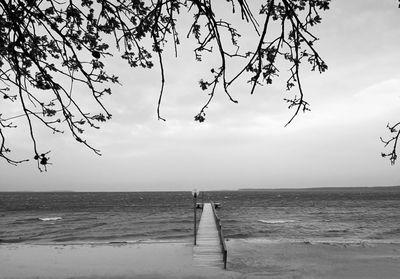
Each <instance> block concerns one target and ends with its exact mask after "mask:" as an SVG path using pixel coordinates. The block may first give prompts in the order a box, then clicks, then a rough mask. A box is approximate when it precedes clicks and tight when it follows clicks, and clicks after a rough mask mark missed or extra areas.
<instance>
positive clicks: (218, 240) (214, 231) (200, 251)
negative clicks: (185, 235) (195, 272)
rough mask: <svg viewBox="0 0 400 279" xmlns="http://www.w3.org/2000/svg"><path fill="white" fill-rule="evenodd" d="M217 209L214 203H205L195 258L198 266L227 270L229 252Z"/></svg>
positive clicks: (194, 252)
mask: <svg viewBox="0 0 400 279" xmlns="http://www.w3.org/2000/svg"><path fill="white" fill-rule="evenodd" d="M215 207H216V205H215V204H214V203H204V205H203V206H202V208H203V213H202V214H201V218H200V223H199V228H198V230H197V245H196V246H194V248H193V249H194V250H193V258H194V262H195V265H196V266H207V267H216V268H222V267H223V268H225V269H226V260H227V250H226V245H225V240H224V237H223V234H222V230H221V223H220V220H219V218H218V216H217V214H216V213H215Z"/></svg>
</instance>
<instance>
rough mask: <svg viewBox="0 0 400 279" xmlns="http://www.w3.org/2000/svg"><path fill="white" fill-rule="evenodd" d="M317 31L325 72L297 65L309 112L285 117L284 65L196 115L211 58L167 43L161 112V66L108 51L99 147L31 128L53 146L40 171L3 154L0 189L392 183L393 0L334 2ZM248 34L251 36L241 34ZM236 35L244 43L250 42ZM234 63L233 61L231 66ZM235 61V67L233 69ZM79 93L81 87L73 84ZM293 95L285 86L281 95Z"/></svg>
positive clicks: (396, 27) (399, 116) (398, 22)
mask: <svg viewBox="0 0 400 279" xmlns="http://www.w3.org/2000/svg"><path fill="white" fill-rule="evenodd" d="M322 18H323V20H322V24H320V25H319V26H317V27H316V28H315V29H314V30H315V31H314V32H315V34H317V36H318V37H319V38H320V40H319V41H318V42H317V43H316V47H317V49H318V50H319V53H320V55H321V56H322V57H323V58H324V60H325V61H326V63H327V64H328V67H329V69H328V71H327V72H325V73H323V74H319V73H317V72H311V71H309V67H308V65H305V64H304V65H303V66H304V67H303V69H302V72H301V75H302V83H303V88H304V91H305V94H306V100H307V101H308V102H309V103H310V104H311V111H310V112H307V113H305V114H302V113H301V114H299V116H298V117H297V118H296V119H295V120H294V121H293V123H292V124H290V125H289V126H287V127H284V126H285V124H286V123H287V121H288V120H289V119H290V118H291V116H292V113H293V111H290V110H288V109H287V104H286V103H285V102H284V101H283V98H285V97H287V96H288V94H294V92H292V93H288V92H286V90H285V79H284V78H285V77H286V76H287V69H281V73H282V78H279V79H277V80H276V81H274V83H273V84H272V85H271V86H263V87H260V88H258V89H257V90H256V92H255V93H254V94H253V95H250V87H249V84H247V83H246V82H241V83H239V84H236V85H235V86H234V87H232V90H231V94H232V96H233V97H234V98H235V99H237V100H238V103H237V104H234V103H232V102H230V101H229V100H228V99H227V97H226V95H224V93H223V92H222V91H221V88H220V89H219V90H218V91H217V94H216V97H215V100H214V101H213V102H212V103H211V104H210V106H209V108H208V109H207V111H206V113H207V116H206V121H205V122H204V123H198V122H195V121H194V120H193V119H194V115H196V114H197V113H198V112H199V110H200V109H201V107H202V106H203V105H204V104H205V102H206V100H207V95H206V93H204V92H203V91H201V89H200V88H199V86H198V81H199V79H200V78H202V77H204V74H205V73H207V72H208V71H209V69H210V68H211V67H210V65H213V62H215V60H213V59H215V58H213V57H212V56H210V57H209V58H208V59H205V61H204V63H198V62H196V61H194V54H193V52H192V51H191V49H192V47H193V45H192V44H191V43H190V42H185V40H183V38H184V37H185V33H184V32H181V37H182V40H181V41H182V45H181V46H180V48H179V50H178V52H179V55H178V58H175V57H174V56H173V52H172V50H169V52H168V51H166V56H167V57H166V58H165V61H164V63H165V65H164V66H165V70H166V87H165V94H164V98H163V103H162V107H161V114H162V116H163V117H164V118H166V119H167V121H166V122H163V121H158V120H157V115H156V106H157V101H158V92H159V91H158V90H159V86H160V73H159V69H158V68H154V69H152V70H142V69H130V68H129V66H127V65H126V63H125V62H124V61H122V60H121V59H118V57H116V58H115V59H113V60H110V61H111V62H110V65H109V67H110V69H111V70H113V71H114V72H115V73H116V74H118V75H119V76H120V81H121V83H122V85H121V86H116V87H113V89H114V94H113V95H112V96H110V97H107V99H106V100H105V104H106V106H107V107H108V108H109V110H110V111H111V113H112V114H113V119H112V120H111V121H109V122H107V123H105V124H104V125H102V127H101V129H100V130H95V131H87V132H86V133H85V134H86V137H87V139H88V141H89V142H90V143H91V144H92V145H93V146H95V147H96V148H98V149H100V150H101V153H102V156H97V155H96V154H94V153H93V152H92V151H91V150H89V149H86V148H85V147H84V146H83V145H80V144H78V143H77V142H76V141H75V140H74V139H73V138H72V137H70V136H69V135H67V133H66V134H64V135H52V134H51V133H50V132H49V131H46V130H40V129H39V130H38V132H37V135H38V137H39V144H40V146H41V147H42V148H43V149H46V150H51V153H50V158H51V159H50V162H51V163H52V165H50V166H49V167H48V171H47V172H42V173H41V172H39V171H38V169H37V168H36V166H35V161H33V160H31V161H30V162H28V163H24V164H21V165H19V166H17V167H15V166H12V165H9V164H7V163H6V162H5V161H0V191H31V190H33V191H53V190H56V191H62V190H73V191H180V190H185V191H186V190H187V191H190V190H192V189H194V188H197V189H199V190H235V189H238V188H305V187H351V186H390V185H400V169H399V168H400V161H399V162H398V163H397V164H396V165H395V166H391V165H390V162H389V160H388V159H383V158H382V157H381V156H380V154H381V152H384V151H388V150H385V149H384V145H383V144H382V143H381V141H380V139H379V138H380V137H381V136H382V137H384V138H385V137H386V138H387V137H388V136H389V134H388V131H387V129H386V128H385V127H386V124H387V123H388V122H390V123H393V122H395V121H398V120H400V113H399V112H400V71H399V63H400V52H399V51H398V46H399V45H400V9H398V2H397V1H395V0H381V1H375V0H354V1H344V0H337V1H332V3H331V9H330V10H329V11H327V12H324V13H323V14H322ZM249 36H250V37H249V38H251V36H252V35H249ZM249 38H242V40H243V41H242V43H243V44H248V43H251V42H252V40H250V39H249ZM232 67H235V66H232ZM233 70H234V69H233ZM77 94H83V92H79V89H77ZM289 96H291V95H289ZM9 142H12V144H13V148H14V150H15V155H16V156H17V157H18V156H20V157H22V158H23V157H24V156H26V154H30V152H31V151H30V150H31V143H30V142H29V141H28V138H27V136H26V135H25V134H23V132H20V131H16V132H14V134H11V135H10V139H9Z"/></svg>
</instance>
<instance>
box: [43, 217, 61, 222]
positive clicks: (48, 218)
mask: <svg viewBox="0 0 400 279" xmlns="http://www.w3.org/2000/svg"><path fill="white" fill-rule="evenodd" d="M38 220H40V221H44V222H47V221H58V220H62V217H43V218H38Z"/></svg>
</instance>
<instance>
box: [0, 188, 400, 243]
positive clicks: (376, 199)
mask: <svg viewBox="0 0 400 279" xmlns="http://www.w3.org/2000/svg"><path fill="white" fill-rule="evenodd" d="M210 200H212V201H214V202H218V203H220V205H221V207H220V208H219V209H217V214H218V215H219V217H220V219H221V222H222V228H223V234H224V236H225V238H226V239H227V240H229V239H250V240H251V239H253V240H263V241H271V242H305V243H315V242H316V243H318V242H322V243H360V242H371V243H400V188H399V187H385V188H380V187H374V188H318V189H299V190H296V189H295V190H256V189H255V190H237V191H207V192H200V194H199V197H198V199H197V202H202V201H204V202H207V201H210ZM193 205H194V199H193V196H192V194H191V192H189V191H188V192H87V193H86V192H0V244H1V243H28V244H88V243H90V244H96V243H138V242H140V243H142V242H171V241H172V242H191V241H192V237H193V227H194V226H193V222H194V221H193V220H194V209H193ZM197 213H198V214H197V217H198V219H199V216H200V215H201V210H200V209H197Z"/></svg>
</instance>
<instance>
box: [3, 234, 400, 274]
mask: <svg viewBox="0 0 400 279" xmlns="http://www.w3.org/2000/svg"><path fill="white" fill-rule="evenodd" d="M227 246H228V270H227V271H225V270H223V269H222V268H221V269H220V268H215V267H204V266H196V262H195V261H194V260H193V245H192V244H191V243H189V242H173V241H169V242H142V243H114V244H105V243H103V244H98V243H96V244H26V243H13V244H5V243H3V244H0V270H1V274H0V278H18V279H27V278H57V279H64V278H118V279H125V278H138V279H150V278H151V279H161V278H166V279H172V278H182V279H189V278H196V279H214V278H215V279H217V278H222V279H228V278H229V279H239V278H240V279H256V278H271V279H272V278H273V279H278V278H279V279H288V278H304V279H306V278H327V279H339V278H360V279H361V278H364V279H372V278H385V279H391V278H393V279H394V278H398V274H400V244H386V243H385V244H382V243H376V244H369V245H363V244H362V243H360V244H353V245H347V244H346V243H337V244H327V243H307V242H303V243H302V242H293V243H288V242H268V241H261V240H259V241H255V240H254V239H250V240H249V239H230V240H229V241H227Z"/></svg>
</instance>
